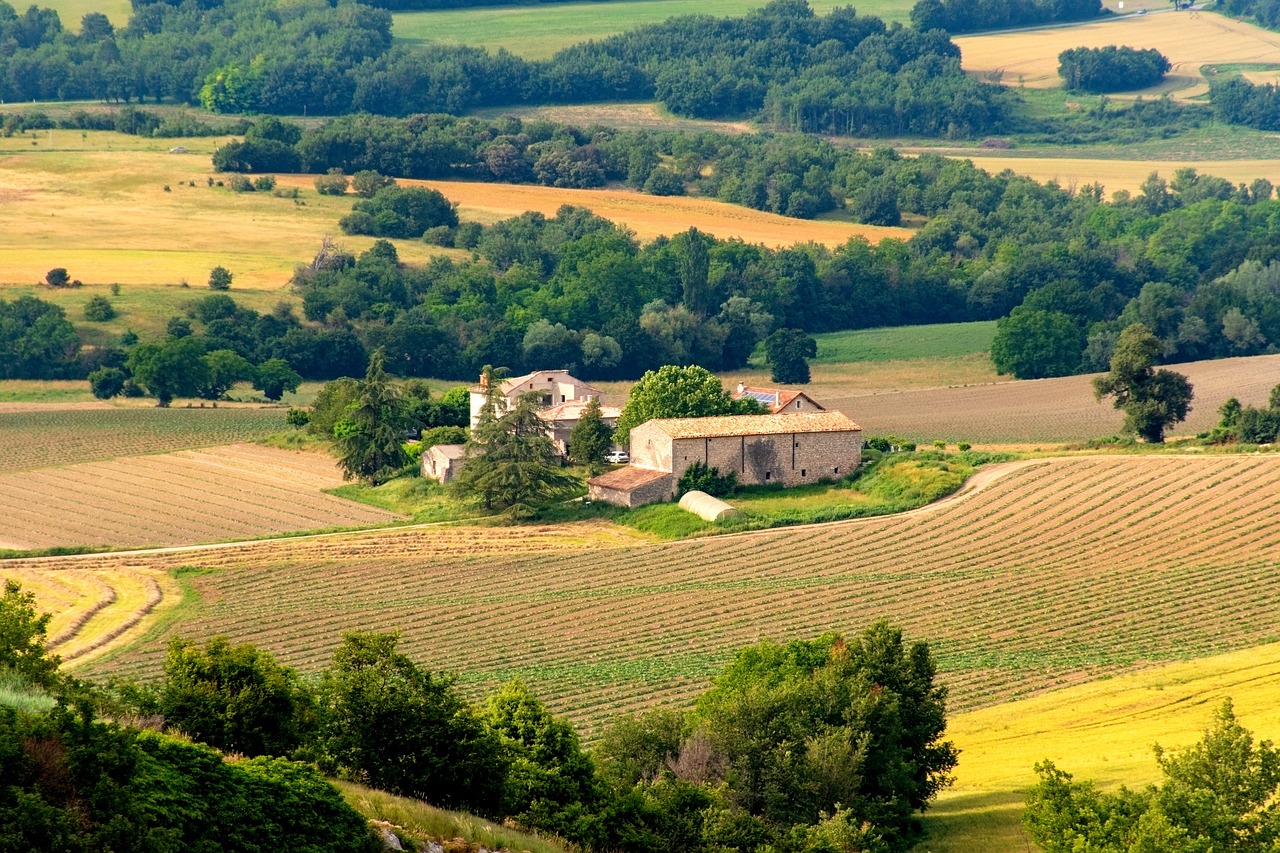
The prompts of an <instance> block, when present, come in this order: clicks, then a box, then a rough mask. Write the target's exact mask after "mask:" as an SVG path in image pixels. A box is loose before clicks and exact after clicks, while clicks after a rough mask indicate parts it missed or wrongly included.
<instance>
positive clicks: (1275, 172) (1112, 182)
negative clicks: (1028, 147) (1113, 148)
mask: <svg viewBox="0 0 1280 853" xmlns="http://www.w3.org/2000/svg"><path fill="white" fill-rule="evenodd" d="M968 159H970V160H971V161H972V162H973V164H974V165H975V166H977V167H979V168H981V169H984V170H986V171H987V172H990V173H991V174H993V175H995V174H999V173H1000V172H1002V171H1004V170H1005V169H1009V170H1010V171H1012V172H1014V173H1015V174H1019V175H1026V176H1027V177H1029V178H1033V179H1034V180H1037V181H1041V182H1044V181H1056V182H1057V183H1058V184H1059V185H1060V186H1063V187H1067V188H1070V187H1082V186H1085V185H1086V184H1093V183H1100V184H1102V186H1103V187H1104V188H1105V190H1106V195H1107V196H1110V195H1111V194H1112V193H1114V192H1116V191H1117V190H1128V191H1129V192H1130V193H1134V194H1136V193H1137V192H1138V191H1139V187H1141V185H1142V182H1143V181H1145V180H1146V179H1147V177H1148V176H1149V175H1150V174H1151V173H1152V172H1157V173H1159V175H1160V177H1162V178H1164V179H1165V180H1166V181H1168V180H1172V179H1173V175H1174V172H1176V171H1177V170H1178V169H1181V168H1184V167H1190V168H1192V169H1195V170H1196V171H1197V172H1199V173H1200V174H1202V175H1216V176H1217V177H1220V178H1225V179H1226V180H1228V181H1230V182H1231V183H1233V184H1241V183H1243V184H1247V183H1250V182H1251V181H1253V180H1254V179H1255V178H1266V179H1267V180H1269V181H1271V182H1272V183H1273V184H1280V160H1216V161H1205V160H1158V161H1155V160H1101V159H1086V158H1069V157H1000V156H994V157H988V156H985V155H970V156H969V158H968Z"/></svg>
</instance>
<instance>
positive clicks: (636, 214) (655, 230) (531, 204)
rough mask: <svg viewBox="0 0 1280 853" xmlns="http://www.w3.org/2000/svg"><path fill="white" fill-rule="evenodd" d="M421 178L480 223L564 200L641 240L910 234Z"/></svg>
mask: <svg viewBox="0 0 1280 853" xmlns="http://www.w3.org/2000/svg"><path fill="white" fill-rule="evenodd" d="M403 183H406V184H407V183H422V184H424V185H426V186H431V187H434V188H436V189H438V190H439V191H440V192H442V193H444V194H445V196H446V197H448V198H449V199H450V200H452V201H456V202H458V203H459V205H460V207H459V213H460V214H461V215H462V218H463V219H470V220H476V221H479V222H484V223H486V224H488V223H491V222H496V221H498V220H499V219H506V218H508V217H512V216H519V215H520V214H521V213H524V212H525V211H526V210H536V211H538V212H540V213H544V214H546V215H547V216H552V215H554V214H555V212H556V210H557V209H558V208H559V207H560V206H561V205H565V204H572V205H579V206H581V207H586V208H590V209H591V211H592V212H593V213H595V214H596V215H597V216H602V217H604V218H605V219H609V220H612V221H614V222H617V223H619V224H621V225H624V226H626V227H627V228H630V229H631V230H632V231H634V232H635V233H636V236H637V237H639V238H640V239H641V240H643V241H646V242H647V241H649V240H652V239H654V238H655V237H661V236H664V235H671V234H677V233H679V232H681V231H687V230H689V228H690V227H695V228H697V229H698V230H699V231H704V232H706V233H708V234H713V235H715V236H716V237H720V238H722V239H729V238H733V237H737V238H739V239H741V240H745V241H746V242H748V243H764V244H765V245H768V246H790V245H793V244H795V243H805V242H810V241H812V242H815V243H822V244H824V245H827V246H839V245H843V244H844V243H846V242H848V240H849V238H850V237H865V238H866V239H867V240H869V241H871V242H872V243H877V242H879V241H880V240H882V239H884V238H886V237H892V238H898V239H902V240H907V239H910V237H911V235H912V231H911V230H910V229H908V228H890V227H887V226H881V225H862V224H859V223H855V222H837V221H831V220H808V219H791V218H790V217H786V216H779V215H777V214H776V213H765V212H763V211H760V210H752V209H750V208H747V207H741V206H739V205H736V204H729V203H727V202H723V201H716V200H714V199H709V198H691V197H684V196H665V197H659V196H652V195H645V194H644V193H638V192H631V191H629V190H572V189H561V188H558V187H538V186H527V185H524V184H478V183H466V182H463V181H404V182H403Z"/></svg>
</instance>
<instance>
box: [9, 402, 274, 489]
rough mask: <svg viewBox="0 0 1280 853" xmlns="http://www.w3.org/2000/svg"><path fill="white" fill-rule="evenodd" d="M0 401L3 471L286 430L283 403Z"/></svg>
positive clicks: (225, 441)
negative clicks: (162, 406) (185, 404)
mask: <svg viewBox="0 0 1280 853" xmlns="http://www.w3.org/2000/svg"><path fill="white" fill-rule="evenodd" d="M208 405H209V407H208V408H206V407H204V406H203V405H198V406H196V407H192V408H185V407H182V406H174V407H173V408H169V409H160V408H156V407H154V406H146V407H136V408H135V407H124V406H111V405H107V404H104V403H85V404H78V405H74V406H60V405H54V406H46V405H37V404H32V405H23V404H11V405H9V406H8V407H6V406H0V472H7V471H21V470H24V469H28V468H43V467H45V466H48V465H65V464H68V463H72V462H91V461H94V460H98V459H114V458H115V457H117V456H136V455H138V454H142V453H162V452H166V451H172V450H185V449H187V448H192V447H209V446H212V445H215V444H230V443H232V442H235V441H254V440H256V439H259V438H264V437H266V436H268V435H270V434H272V433H275V432H279V431H280V430H282V429H284V426H285V423H284V415H285V410H284V409H283V408H255V407H244V406H229V405H226V404H223V405H222V406H220V407H218V408H216V409H215V408H212V404H208Z"/></svg>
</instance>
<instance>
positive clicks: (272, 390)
mask: <svg viewBox="0 0 1280 853" xmlns="http://www.w3.org/2000/svg"><path fill="white" fill-rule="evenodd" d="M301 384H302V377H301V376H299V375H298V371H296V370H294V369H293V367H292V366H291V365H290V364H289V362H287V361H285V360H284V359H283V358H269V359H267V360H266V361H264V362H262V364H259V365H258V367H257V368H256V369H255V370H254V371H253V387H254V388H255V389H257V390H258V391H261V392H262V396H264V397H266V398H267V399H268V400H277V401H278V400H279V399H280V398H281V397H283V396H284V395H285V392H286V391H288V392H290V393H292V392H294V391H297V390H298V386H299V385H301Z"/></svg>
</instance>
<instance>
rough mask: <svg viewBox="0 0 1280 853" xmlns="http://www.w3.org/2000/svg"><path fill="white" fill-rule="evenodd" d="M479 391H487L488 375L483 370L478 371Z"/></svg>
mask: <svg viewBox="0 0 1280 853" xmlns="http://www.w3.org/2000/svg"><path fill="white" fill-rule="evenodd" d="M480 389H481V390H483V391H488V390H489V374H488V373H486V372H485V371H483V370H482V371H480Z"/></svg>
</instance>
